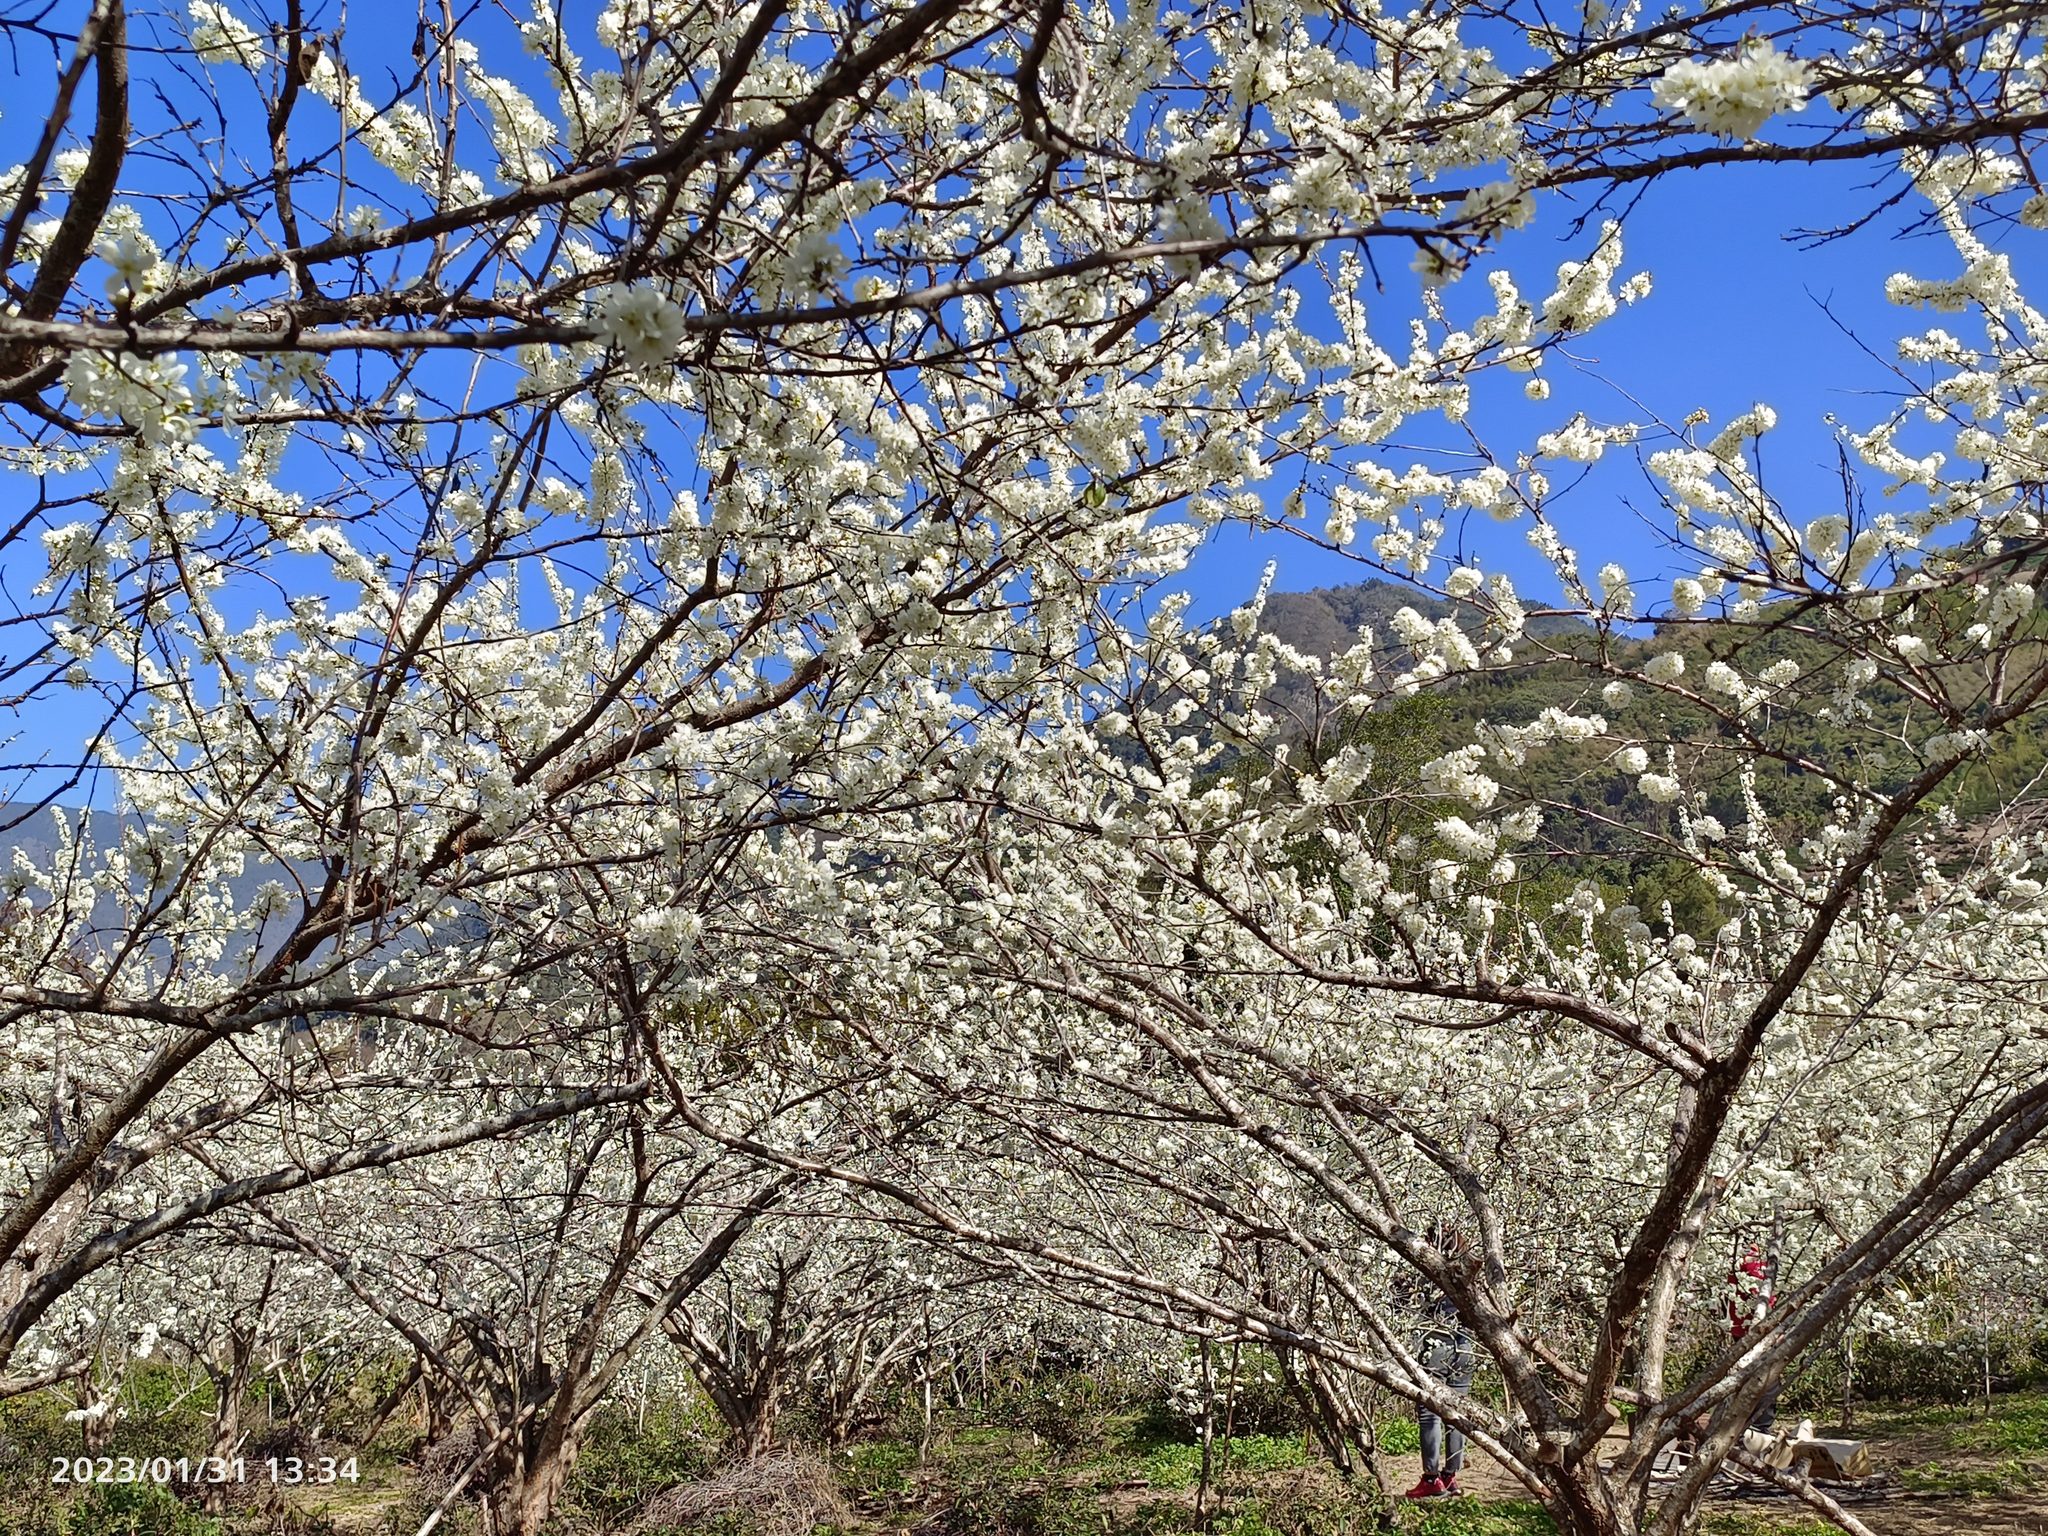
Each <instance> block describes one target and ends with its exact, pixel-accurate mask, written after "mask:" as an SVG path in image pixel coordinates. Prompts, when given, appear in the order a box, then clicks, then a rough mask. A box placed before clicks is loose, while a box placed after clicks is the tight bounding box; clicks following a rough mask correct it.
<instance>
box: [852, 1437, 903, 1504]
mask: <svg viewBox="0 0 2048 1536" xmlns="http://www.w3.org/2000/svg"><path fill="white" fill-rule="evenodd" d="M833 1470H834V1471H835V1472H836V1473H837V1474H838V1476H839V1486H840V1487H842V1488H844V1489H845V1490H846V1492H847V1493H848V1494H850V1495H851V1496H852V1497H854V1498H856V1499H898V1498H902V1497H903V1496H904V1495H905V1494H908V1493H910V1492H911V1491H912V1490H913V1489H914V1488H915V1487H916V1473H917V1447H916V1446H914V1445H912V1444H910V1443H909V1442H908V1441H907V1440H867V1441H863V1442H862V1443H860V1444H859V1445H850V1446H848V1447H846V1449H845V1451H844V1452H843V1453H842V1454H841V1455H840V1456H838V1457H837V1458H836V1459H835V1461H834V1464H833Z"/></svg>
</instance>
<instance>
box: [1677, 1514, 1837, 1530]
mask: <svg viewBox="0 0 2048 1536" xmlns="http://www.w3.org/2000/svg"><path fill="white" fill-rule="evenodd" d="M1700 1536H1839V1533H1838V1532H1837V1530H1836V1528H1835V1527H1834V1526H1832V1525H1829V1524H1828V1523H1827V1522H1826V1521H1825V1520H1817V1519H1815V1518H1814V1517H1813V1516H1811V1515H1794V1514H1784V1513H1773V1514H1764V1513H1761V1512H1759V1511H1757V1510H1750V1509H1711V1510H1708V1511H1707V1517H1706V1519H1705V1520H1704V1521H1702V1522H1701V1524H1700Z"/></svg>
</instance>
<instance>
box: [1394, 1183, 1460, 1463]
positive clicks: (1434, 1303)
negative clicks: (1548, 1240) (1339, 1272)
mask: <svg viewBox="0 0 2048 1536" xmlns="http://www.w3.org/2000/svg"><path fill="white" fill-rule="evenodd" d="M1434 1236H1435V1239H1436V1246H1437V1248H1438V1249H1439V1250H1440V1251H1441V1252H1442V1253H1443V1256H1444V1258H1445V1259H1446V1260H1448V1261H1449V1262H1451V1263H1456V1262H1458V1261H1459V1260H1460V1259H1462V1258H1463V1257H1464V1256H1465V1254H1466V1253H1467V1252H1468V1251H1469V1250H1470V1248H1471V1242H1470V1240H1469V1239H1468V1238H1467V1237H1466V1236H1465V1234H1464V1233H1463V1232H1462V1231H1460V1230H1459V1229H1458V1228H1457V1227H1455V1226H1450V1225H1441V1224H1440V1225H1439V1227H1438V1229H1437V1231H1436V1233H1435V1234H1434ZM1403 1289H1404V1290H1405V1289H1406V1287H1405V1286H1404V1287H1403ZM1410 1294H1411V1295H1412V1294H1414V1293H1413V1292H1410ZM1421 1294H1422V1296H1423V1305H1422V1329H1421V1333H1420V1335H1419V1336H1418V1338H1417V1340H1416V1344H1415V1349H1414V1354H1415V1358H1416V1359H1417V1360H1418V1361H1420V1362H1421V1364H1422V1368H1423V1369H1424V1370H1426V1371H1428V1372H1429V1374H1430V1375H1431V1376H1432V1377H1433V1378H1435V1380H1436V1381H1437V1382H1438V1383H1439V1384H1441V1385H1443V1386H1445V1387H1448V1388H1449V1389H1450V1390H1451V1391H1453V1392H1455V1393H1458V1394H1459V1395H1461V1396H1462V1395H1463V1394H1464V1393H1466V1392H1469V1391H1471V1390H1472V1330H1471V1329H1469V1328H1467V1327H1466V1326H1465V1321H1464V1319H1463V1318H1461V1317H1459V1316H1458V1309H1457V1306H1456V1304H1455V1303H1453V1302H1452V1301H1451V1299H1450V1297H1448V1296H1446V1295H1444V1293H1443V1292H1442V1291H1440V1290H1438V1289H1436V1288H1435V1287H1434V1286H1430V1287H1428V1288H1427V1289H1426V1290H1424V1291H1423V1292H1422V1293H1421ZM1415 1420H1416V1426H1417V1428H1418V1429H1419V1430H1420V1431H1421V1437H1422V1481H1421V1482H1419V1483H1417V1484H1416V1485H1415V1486H1414V1487H1413V1488H1410V1489H1409V1490H1408V1492H1407V1493H1406V1494H1404V1495H1403V1497H1405V1498H1410V1499H1445V1498H1454V1497H1456V1496H1457V1495H1459V1494H1461V1493H1463V1492H1464V1490H1463V1489H1462V1488H1460V1487H1459V1486H1458V1473H1459V1471H1460V1470H1461V1469H1462V1468H1463V1467H1464V1465H1465V1432H1464V1431H1463V1430H1461V1429H1459V1428H1458V1427H1457V1426H1456V1425H1455V1424H1448V1423H1446V1422H1445V1421H1444V1419H1443V1417H1442V1416H1441V1415H1440V1414H1438V1413H1437V1412H1436V1410H1434V1409H1433V1408H1431V1407H1429V1406H1428V1405H1427V1404H1425V1403H1417V1404H1416V1405H1415Z"/></svg>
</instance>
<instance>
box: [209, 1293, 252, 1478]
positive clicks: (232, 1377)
mask: <svg viewBox="0 0 2048 1536" xmlns="http://www.w3.org/2000/svg"><path fill="white" fill-rule="evenodd" d="M255 1355H256V1330H255V1329H254V1328H251V1329H249V1330H248V1331H246V1332H244V1331H243V1330H241V1329H239V1328H234V1327H230V1328H229V1329H228V1339H227V1359H226V1360H224V1361H222V1362H220V1363H219V1364H218V1365H215V1364H214V1363H213V1362H211V1361H209V1362H207V1367H206V1374H207V1375H208V1376H209V1377H211V1378H212V1380H213V1439H212V1441H211V1443H210V1444H209V1445H208V1446H207V1450H206V1454H207V1455H208V1456H211V1457H215V1458H217V1459H219V1460H221V1461H226V1460H228V1459H229V1458H230V1457H232V1456H233V1455H234V1454H235V1447H236V1446H237V1445H238V1444H240V1443H241V1439H242V1395H243V1394H244V1393H245V1392H247V1391H248V1390H249V1366H250V1364H251V1362H252V1361H253V1360H254V1359H255ZM227 1495H228V1489H227V1485H226V1484H225V1483H208V1484H206V1485H205V1489H204V1491H203V1493H202V1494H201V1496H200V1499H201V1504H202V1506H203V1507H204V1508H205V1511H206V1513H208V1514H209V1515H217V1514H220V1513H221V1512H222V1511H223V1510H225V1509H226V1508H227Z"/></svg>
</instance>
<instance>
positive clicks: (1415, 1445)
mask: <svg viewBox="0 0 2048 1536" xmlns="http://www.w3.org/2000/svg"><path fill="white" fill-rule="evenodd" d="M1373 1433H1374V1434H1375V1435H1376V1436H1377V1437H1378V1439H1379V1443H1380V1449H1381V1450H1382V1451H1384V1452H1386V1453H1387V1455H1389V1456H1413V1455H1414V1454H1415V1453H1416V1452H1417V1451H1419V1450H1421V1449H1422V1426H1421V1425H1419V1424H1417V1423H1416V1422H1415V1421H1414V1420H1413V1419H1387V1420H1384V1421H1383V1422H1381V1423H1378V1424H1375V1425H1374V1426H1373Z"/></svg>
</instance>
